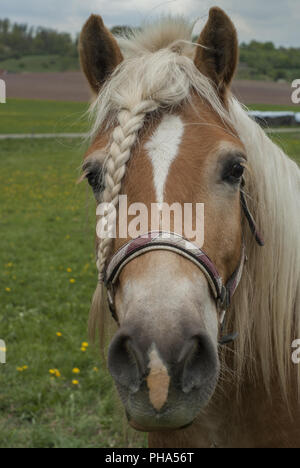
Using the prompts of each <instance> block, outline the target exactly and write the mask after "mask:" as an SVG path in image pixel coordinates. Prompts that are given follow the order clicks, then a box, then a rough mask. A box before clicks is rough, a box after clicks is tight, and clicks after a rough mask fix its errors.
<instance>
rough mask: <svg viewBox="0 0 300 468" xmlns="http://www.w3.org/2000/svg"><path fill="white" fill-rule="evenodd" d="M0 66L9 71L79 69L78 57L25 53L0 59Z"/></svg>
mask: <svg viewBox="0 0 300 468" xmlns="http://www.w3.org/2000/svg"><path fill="white" fill-rule="evenodd" d="M0 68H2V69H3V70H7V71H8V72H10V73H22V72H23V73H24V72H30V73H38V72H63V71H73V70H79V69H80V67H79V60H78V57H69V56H67V57H64V56H61V55H27V56H25V57H22V58H10V59H7V60H2V61H0Z"/></svg>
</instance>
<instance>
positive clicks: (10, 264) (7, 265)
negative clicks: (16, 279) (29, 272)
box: [5, 262, 14, 268]
mask: <svg viewBox="0 0 300 468" xmlns="http://www.w3.org/2000/svg"><path fill="white" fill-rule="evenodd" d="M13 266H14V264H13V263H11V262H9V263H7V264H6V265H5V267H6V268H12V267H13Z"/></svg>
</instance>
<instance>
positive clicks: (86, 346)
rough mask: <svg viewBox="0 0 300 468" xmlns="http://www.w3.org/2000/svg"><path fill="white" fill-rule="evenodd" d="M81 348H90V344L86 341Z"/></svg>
mask: <svg viewBox="0 0 300 468" xmlns="http://www.w3.org/2000/svg"><path fill="white" fill-rule="evenodd" d="M81 346H82V347H83V348H88V346H89V344H88V343H87V342H86V341H84V342H83V343H81Z"/></svg>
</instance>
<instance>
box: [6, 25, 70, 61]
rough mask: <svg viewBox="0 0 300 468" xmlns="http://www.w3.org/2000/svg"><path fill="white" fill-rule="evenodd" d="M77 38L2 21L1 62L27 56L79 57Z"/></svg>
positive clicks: (67, 34) (50, 30)
mask: <svg viewBox="0 0 300 468" xmlns="http://www.w3.org/2000/svg"><path fill="white" fill-rule="evenodd" d="M77 40H78V39H77V38H75V39H73V38H72V36H71V34H69V33H64V32H58V31H55V30H53V29H49V28H43V27H37V28H34V27H29V26H28V25H27V24H18V23H12V22H11V21H10V20H9V19H7V18H6V19H0V60H6V59H10V58H16V59H18V58H22V57H24V56H26V55H52V54H55V55H63V56H65V55H71V56H76V55H77Z"/></svg>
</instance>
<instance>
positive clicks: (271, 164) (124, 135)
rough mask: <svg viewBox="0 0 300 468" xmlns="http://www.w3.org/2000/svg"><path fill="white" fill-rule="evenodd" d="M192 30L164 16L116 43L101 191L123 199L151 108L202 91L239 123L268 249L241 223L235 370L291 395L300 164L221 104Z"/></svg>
mask: <svg viewBox="0 0 300 468" xmlns="http://www.w3.org/2000/svg"><path fill="white" fill-rule="evenodd" d="M191 32H192V26H191V25H190V24H189V23H188V22H187V21H185V20H184V19H182V18H175V19H171V18H167V19H165V20H161V21H159V22H158V23H157V24H154V25H150V26H148V27H146V28H145V30H144V31H142V32H141V31H138V32H136V33H132V36H131V37H129V38H121V39H120V40H119V43H120V46H121V49H122V52H123V55H124V57H125V59H124V61H123V62H122V63H121V64H120V65H119V66H118V67H117V69H116V70H115V72H114V73H113V74H112V76H111V77H110V79H109V80H107V82H106V83H105V84H104V86H103V88H102V90H101V92H100V94H99V95H98V97H97V98H96V100H95V101H94V103H93V104H92V106H91V111H90V112H91V118H92V120H93V126H92V130H91V133H90V136H91V137H92V138H94V137H95V136H96V135H97V134H98V133H99V131H100V130H101V129H102V130H103V129H108V128H114V131H113V132H112V139H111V142H110V144H109V145H108V148H107V149H106V152H107V155H106V170H107V172H108V174H107V175H106V179H105V184H106V189H105V193H104V198H105V200H106V201H110V200H112V199H114V200H116V199H117V195H118V194H119V192H120V189H121V183H122V178H123V176H124V173H125V167H126V162H127V161H128V160H129V158H130V153H131V150H132V147H133V145H134V144H135V142H136V141H137V138H138V131H139V129H141V128H142V126H143V124H144V121H145V116H146V115H147V114H148V113H152V112H153V111H155V110H158V109H165V110H166V111H168V112H170V111H171V110H172V109H173V108H175V107H177V106H179V105H182V104H183V103H184V102H185V101H190V102H192V96H193V93H194V92H196V93H197V94H198V95H199V96H201V97H202V98H203V99H204V100H205V101H207V102H209V103H210V105H211V107H212V109H213V110H214V112H216V113H217V114H218V115H219V116H220V117H221V119H222V120H223V122H224V123H225V124H226V125H227V126H228V129H230V128H234V129H235V130H236V132H237V134H238V136H239V138H240V139H241V141H242V142H243V144H244V145H245V148H246V151H247V155H248V161H249V168H250V170H249V171H248V172H247V174H246V187H247V193H246V196H247V199H248V202H249V206H250V209H251V211H252V213H253V215H254V217H255V219H256V222H257V224H258V226H259V227H260V230H261V231H262V233H263V236H264V239H265V246H264V247H263V248H262V249H261V248H259V247H257V245H256V244H255V242H254V240H253V237H252V236H251V234H250V233H249V229H248V227H247V226H244V230H243V231H244V239H245V244H246V249H247V256H248V258H249V261H248V263H247V266H246V269H245V271H244V273H243V278H242V281H241V284H240V286H239V288H238V291H237V293H236V295H235V297H234V299H233V303H232V306H231V309H230V311H228V316H229V317H231V323H230V324H229V326H230V328H234V329H235V330H236V331H238V333H239V339H238V340H237V342H236V345H235V346H236V347H235V354H234V355H235V360H234V363H235V364H234V368H235V369H234V370H235V375H236V378H237V379H239V376H243V375H245V372H246V373H247V375H250V376H251V377H252V378H253V379H256V378H258V377H259V376H261V375H262V376H263V380H264V383H265V386H266V389H267V390H268V389H269V388H270V384H271V382H272V380H273V379H274V378H276V379H277V381H279V383H280V386H281V389H282V392H283V395H284V396H287V394H288V388H289V384H290V375H291V368H292V366H293V364H292V361H291V354H292V349H291V344H292V341H293V339H295V338H300V311H299V299H300V297H299V296H300V287H299V284H300V249H299V242H300V221H299V212H300V209H299V208H300V206H299V191H300V190H299V189H300V171H299V168H298V166H297V165H296V164H295V163H294V162H292V161H291V160H290V159H289V158H288V157H287V156H286V155H285V154H284V153H283V151H282V150H281V149H280V148H279V147H278V146H276V145H275V144H274V143H273V142H272V141H271V140H270V139H269V138H268V137H267V135H266V134H265V133H264V131H263V130H261V128H260V127H259V126H258V125H257V124H256V123H255V122H254V121H253V120H252V119H251V118H250V117H249V116H248V115H247V113H246V111H245V110H244V109H243V107H242V106H241V105H240V104H239V103H238V101H237V100H236V99H235V98H234V97H232V96H229V107H228V110H226V109H225V108H224V107H223V105H222V103H221V102H220V100H219V98H218V95H217V93H216V90H215V88H214V86H213V84H212V83H211V82H210V80H209V79H208V78H206V77H205V76H204V75H202V74H201V73H200V72H199V71H198V70H197V68H196V67H195V65H194V62H193V57H194V54H195V45H194V44H193V43H192V42H191ZM115 176H116V177H115ZM109 248H110V244H109V241H107V242H106V244H105V246H103V245H102V247H101V242H100V247H99V252H98V270H99V274H100V276H99V277H100V279H101V274H102V268H103V265H104V263H105V260H106V257H107V255H108V252H109ZM101 287H102V286H101V283H100V284H99V286H98V288H97V290H96V293H95V296H94V301H93V306H92V312H91V324H92V325H91V327H92V328H93V327H94V322H95V320H96V319H100V321H102V322H103V323H104V308H103V307H102V309H101V312H100V311H99V309H100V303H101V299H100V296H101ZM100 314H102V317H100ZM103 323H102V325H103ZM237 383H238V382H237ZM298 383H300V372H298ZM298 387H299V388H300V385H299V386H298Z"/></svg>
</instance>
